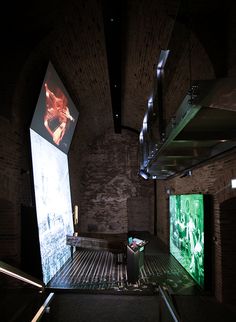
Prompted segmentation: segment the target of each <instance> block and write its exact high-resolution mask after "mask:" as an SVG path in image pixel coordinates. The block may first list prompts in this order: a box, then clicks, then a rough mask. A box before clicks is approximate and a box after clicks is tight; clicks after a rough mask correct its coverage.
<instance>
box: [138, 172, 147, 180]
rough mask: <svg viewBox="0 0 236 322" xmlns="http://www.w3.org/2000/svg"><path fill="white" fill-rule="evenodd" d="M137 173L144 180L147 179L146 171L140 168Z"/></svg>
mask: <svg viewBox="0 0 236 322" xmlns="http://www.w3.org/2000/svg"><path fill="white" fill-rule="evenodd" d="M139 174H140V176H141V177H142V178H144V179H145V180H147V179H148V178H149V174H148V173H147V172H145V171H144V170H142V169H141V170H140V171H139Z"/></svg>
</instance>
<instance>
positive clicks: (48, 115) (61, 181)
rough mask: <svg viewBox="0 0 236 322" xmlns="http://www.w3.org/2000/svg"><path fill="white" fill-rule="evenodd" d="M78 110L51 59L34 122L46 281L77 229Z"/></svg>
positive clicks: (36, 185) (65, 257)
mask: <svg viewBox="0 0 236 322" xmlns="http://www.w3.org/2000/svg"><path fill="white" fill-rule="evenodd" d="M78 115H79V113H78V111H77V109H76V107H75V105H74V104H73V102H72V100H71V98H70V96H69V94H68V92H67V91H66V89H65V87H64V85H63V83H62V82H61V80H60V78H59V76H58V74H57V73H56V70H55V69H54V67H53V66H52V64H51V63H50V62H49V64H48V67H47V71H46V74H45V78H44V81H43V84H42V87H41V91H40V95H39V99H38V102H37V105H36V109H35V112H34V115H33V118H32V122H31V125H30V139H31V154H32V165H33V178H34V192H35V202H36V212H37V222H38V232H39V244H40V253H41V262H42V272H43V280H44V283H45V284H47V283H48V282H49V281H50V280H51V279H52V277H53V276H54V275H55V274H56V272H57V271H58V270H59V269H60V268H61V266H62V265H63V264H64V263H65V262H66V261H67V260H68V259H69V257H70V247H69V246H68V245H66V235H72V234H73V233H74V226H73V216H72V204H71V192H70V181H69V169H68V158H67V154H68V152H69V147H70V144H71V141H72V137H73V134H74V130H75V126H76V123H77V120H78Z"/></svg>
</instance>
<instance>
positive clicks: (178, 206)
mask: <svg viewBox="0 0 236 322" xmlns="http://www.w3.org/2000/svg"><path fill="white" fill-rule="evenodd" d="M169 206H170V209H169V210H170V253H171V254H172V255H173V256H174V257H175V258H176V259H177V260H178V261H179V262H180V264H181V265H182V266H183V267H184V268H185V269H186V270H187V271H188V273H189V274H190V275H191V276H192V277H193V278H194V280H195V281H196V282H197V283H198V284H199V285H200V286H201V287H203V286H204V204H203V195H202V194H192V195H171V196H170V204H169Z"/></svg>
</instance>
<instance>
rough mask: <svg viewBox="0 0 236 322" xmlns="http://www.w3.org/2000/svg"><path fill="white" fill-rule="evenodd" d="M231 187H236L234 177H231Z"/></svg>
mask: <svg viewBox="0 0 236 322" xmlns="http://www.w3.org/2000/svg"><path fill="white" fill-rule="evenodd" d="M231 188H232V189H235V188H236V179H231Z"/></svg>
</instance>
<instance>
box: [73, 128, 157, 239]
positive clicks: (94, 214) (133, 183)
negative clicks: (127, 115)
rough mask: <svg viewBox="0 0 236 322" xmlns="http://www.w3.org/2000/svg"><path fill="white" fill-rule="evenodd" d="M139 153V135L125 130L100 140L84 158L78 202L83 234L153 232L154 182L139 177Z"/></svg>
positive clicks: (89, 149)
mask: <svg viewBox="0 0 236 322" xmlns="http://www.w3.org/2000/svg"><path fill="white" fill-rule="evenodd" d="M137 151H138V136H137V134H135V133H133V132H130V131H128V130H123V131H122V134H120V135H115V134H114V133H113V132H111V133H107V134H106V135H105V136H102V137H99V138H98V139H97V140H95V142H94V143H93V144H91V145H90V146H88V148H87V150H86V151H84V154H83V155H81V156H80V158H79V160H78V162H79V164H78V165H77V166H79V167H80V168H81V170H82V173H81V176H80V177H79V178H78V179H77V180H78V181H77V185H78V189H79V192H78V199H77V200H76V199H74V202H75V203H78V204H79V229H80V230H81V231H83V232H87V231H94V232H104V233H123V232H127V231H128V230H131V229H132V230H147V231H152V230H153V226H152V217H153V183H152V182H149V181H145V180H143V179H142V178H141V177H140V176H138V154H137ZM71 163H72V164H73V161H71Z"/></svg>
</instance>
